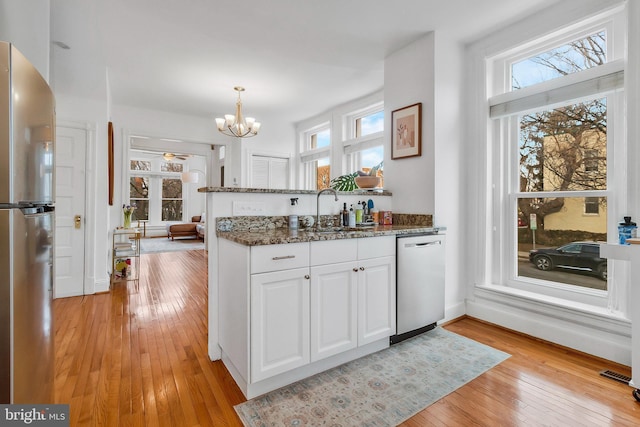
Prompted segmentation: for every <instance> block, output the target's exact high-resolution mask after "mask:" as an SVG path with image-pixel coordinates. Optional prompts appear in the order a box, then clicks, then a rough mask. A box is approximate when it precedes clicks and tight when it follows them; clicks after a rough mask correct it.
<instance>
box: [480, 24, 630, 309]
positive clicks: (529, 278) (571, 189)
mask: <svg viewBox="0 0 640 427" xmlns="http://www.w3.org/2000/svg"><path fill="white" fill-rule="evenodd" d="M622 19H623V18H622V17H621V14H620V13H618V14H617V15H612V16H608V17H604V18H601V19H599V20H591V21H590V22H589V23H585V24H584V25H582V26H574V27H572V28H571V29H570V30H565V31H559V32H558V33H557V34H554V35H551V36H545V37H544V39H541V40H540V41H539V42H533V43H529V44H528V45H527V46H524V47H519V48H515V49H513V50H511V51H510V52H507V53H505V54H502V55H500V56H498V57H494V58H490V59H489V60H488V61H487V65H488V70H490V71H489V74H488V75H487V76H488V78H489V79H491V80H490V84H489V85H488V86H489V88H490V89H489V91H490V92H491V88H492V87H493V89H494V93H492V94H491V95H492V96H491V97H490V99H489V106H490V117H491V119H492V126H491V134H492V142H491V155H490V157H491V158H492V159H500V161H499V162H498V165H499V167H498V168H494V169H493V172H492V176H491V177H490V179H491V180H492V182H493V188H495V192H494V193H492V194H490V195H489V197H491V199H492V201H491V203H492V205H491V206H492V210H493V211H494V219H493V223H494V224H499V225H498V226H496V227H494V230H495V234H494V236H495V239H494V240H493V244H492V253H491V255H490V256H491V258H492V261H491V262H490V265H492V270H491V277H492V283H495V284H501V285H506V286H512V287H514V288H518V289H522V290H527V291H532V292H536V293H540V294H544V295H549V296H554V297H561V298H565V299H568V300H573V301H577V302H585V303H591V304H594V301H600V302H597V303H596V304H603V305H604V304H606V292H607V291H608V283H613V282H612V281H611V280H610V279H609V280H608V272H607V262H606V260H604V259H600V258H599V257H598V256H597V255H594V254H593V253H589V254H582V253H581V254H575V253H571V252H570V251H568V250H566V248H564V249H563V245H566V244H571V243H573V242H585V241H606V240H608V237H609V235H610V234H611V233H612V232H613V227H612V224H613V223H614V222H613V221H609V220H608V216H609V215H611V214H612V213H613V212H612V208H614V207H615V206H618V200H620V199H622V198H624V197H625V196H626V194H625V193H626V190H625V187H624V186H620V185H614V176H613V174H611V173H610V172H611V171H612V170H615V168H616V163H617V162H620V160H621V159H618V158H616V157H615V156H614V155H613V153H614V152H615V151H616V148H622V147H624V144H625V141H624V139H623V134H624V133H623V132H622V129H623V126H624V125H623V123H624V111H623V106H624V98H623V97H624V93H623V88H624V37H626V35H625V34H624V25H618V24H619V23H620V22H622ZM620 151H622V150H620ZM616 184H617V183H616ZM615 216H616V217H617V216H619V215H615ZM598 297H600V299H598Z"/></svg>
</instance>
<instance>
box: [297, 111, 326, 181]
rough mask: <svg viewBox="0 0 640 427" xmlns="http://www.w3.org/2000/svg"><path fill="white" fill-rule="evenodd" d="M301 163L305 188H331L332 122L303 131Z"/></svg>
mask: <svg viewBox="0 0 640 427" xmlns="http://www.w3.org/2000/svg"><path fill="white" fill-rule="evenodd" d="M300 163H301V165H302V173H303V186H304V189H306V190H322V189H325V188H329V184H330V181H331V128H330V123H324V124H322V125H320V126H317V127H315V128H313V129H310V130H308V131H306V132H304V133H303V137H302V149H301V152H300Z"/></svg>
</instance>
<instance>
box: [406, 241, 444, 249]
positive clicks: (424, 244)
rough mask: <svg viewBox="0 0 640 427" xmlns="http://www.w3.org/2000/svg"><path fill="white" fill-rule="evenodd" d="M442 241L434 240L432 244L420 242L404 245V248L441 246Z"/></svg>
mask: <svg viewBox="0 0 640 427" xmlns="http://www.w3.org/2000/svg"><path fill="white" fill-rule="evenodd" d="M441 244H442V240H435V241H433V242H420V243H405V245H404V247H405V248H420V247H424V246H433V245H441Z"/></svg>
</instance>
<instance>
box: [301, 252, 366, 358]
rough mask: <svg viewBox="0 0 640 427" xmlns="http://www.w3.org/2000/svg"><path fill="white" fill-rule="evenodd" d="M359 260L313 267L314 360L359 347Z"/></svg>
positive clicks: (312, 345)
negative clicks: (357, 261)
mask: <svg viewBox="0 0 640 427" xmlns="http://www.w3.org/2000/svg"><path fill="white" fill-rule="evenodd" d="M357 312H358V269H357V264H356V262H355V261H352V262H344V263H340V264H328V265H322V266H317V267H311V361H312V362H315V361H316V360H320V359H324V358H325V357H329V356H333V355H334V354H338V353H342V352H343V351H347V350H350V349H352V348H356V347H357V345H358V336H357V333H358V326H357V322H358V316H357Z"/></svg>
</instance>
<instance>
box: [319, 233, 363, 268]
mask: <svg viewBox="0 0 640 427" xmlns="http://www.w3.org/2000/svg"><path fill="white" fill-rule="evenodd" d="M356 240H360V239H343V240H342V239H341V240H324V241H319V242H311V249H310V252H311V265H324V264H335V263H337V262H346V261H355V259H356V258H357V256H358V243H357V242H356Z"/></svg>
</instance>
